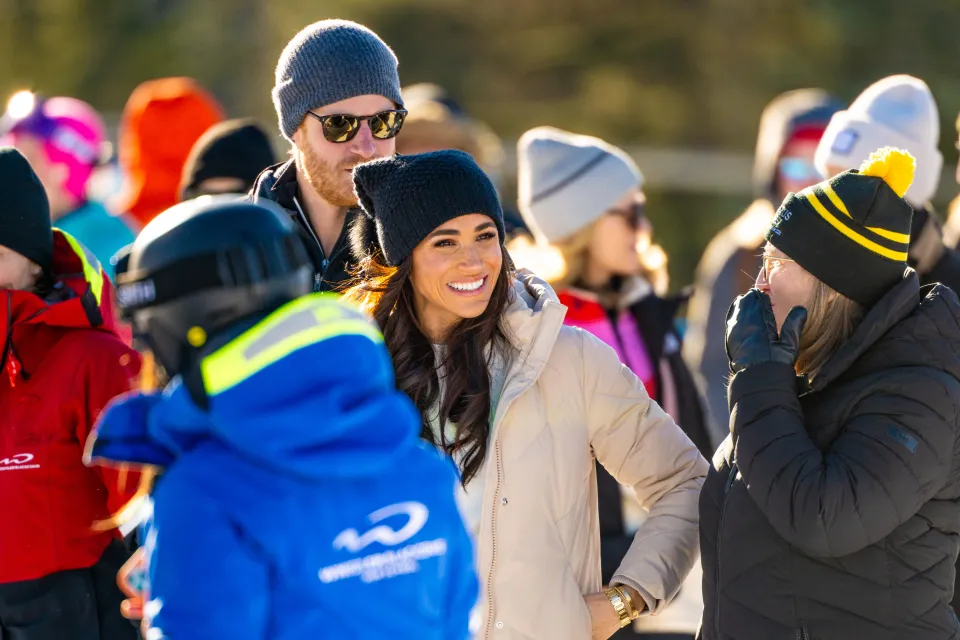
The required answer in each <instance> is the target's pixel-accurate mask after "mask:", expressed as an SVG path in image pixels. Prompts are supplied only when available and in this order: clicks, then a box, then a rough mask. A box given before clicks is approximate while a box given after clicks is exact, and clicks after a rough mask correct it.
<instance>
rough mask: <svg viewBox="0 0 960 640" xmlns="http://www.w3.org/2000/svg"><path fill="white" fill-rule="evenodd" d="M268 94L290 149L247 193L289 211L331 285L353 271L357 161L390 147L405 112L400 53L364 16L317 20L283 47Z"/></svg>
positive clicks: (321, 277)
mask: <svg viewBox="0 0 960 640" xmlns="http://www.w3.org/2000/svg"><path fill="white" fill-rule="evenodd" d="M273 104H274V107H276V110H277V118H278V120H279V124H280V132H281V133H282V134H283V136H284V137H285V138H286V139H287V140H288V141H289V142H290V143H291V145H292V156H293V157H292V159H290V160H288V161H287V162H284V163H281V164H279V165H276V166H273V167H270V168H268V169H267V170H265V171H264V172H263V173H262V174H260V176H259V177H258V178H257V182H256V184H255V185H254V187H253V190H252V191H251V192H250V198H251V199H252V200H253V201H254V202H258V201H260V200H270V201H272V202H276V203H277V204H279V205H280V206H282V207H283V208H284V209H286V210H287V211H288V212H289V213H290V215H291V216H292V217H293V219H294V221H295V222H296V223H297V225H298V226H299V228H300V230H301V231H302V233H303V236H304V241H305V243H306V245H307V247H308V249H309V250H310V252H311V255H312V256H313V258H314V262H315V265H316V276H315V280H314V290H315V291H335V290H337V289H339V288H340V286H341V285H342V284H344V283H345V282H346V281H347V280H348V279H349V274H348V271H347V265H348V263H349V261H350V248H349V242H347V239H346V237H345V236H346V234H345V233H344V230H345V229H346V228H347V226H346V224H345V223H347V222H349V220H351V219H352V218H353V217H354V216H356V215H358V213H357V212H358V209H356V207H357V198H356V195H354V193H353V182H352V171H353V168H354V167H355V166H356V165H358V164H361V163H363V162H367V161H369V160H373V159H375V158H382V157H386V156H392V155H394V154H395V153H396V144H395V143H396V141H395V139H394V138H395V136H396V135H397V134H398V133H399V132H400V128H401V127H402V126H403V119H404V117H405V116H406V111H404V110H403V98H402V97H401V95H400V77H399V75H398V73H397V57H396V56H395V55H394V53H393V51H392V50H391V49H390V47H389V46H387V44H386V43H385V42H384V41H383V40H381V39H380V38H379V36H377V34H375V33H374V32H373V31H371V30H370V29H368V28H366V27H364V26H363V25H360V24H357V23H355V22H349V21H347V20H321V21H320V22H315V23H314V24H311V25H309V26H308V27H306V28H304V29H303V30H302V31H300V33H298V34H297V35H296V36H294V37H293V39H292V40H291V41H290V42H289V43H288V44H287V46H286V47H285V48H284V50H283V53H281V54H280V61H279V62H278V63H277V72H276V83H275V86H274V88H273Z"/></svg>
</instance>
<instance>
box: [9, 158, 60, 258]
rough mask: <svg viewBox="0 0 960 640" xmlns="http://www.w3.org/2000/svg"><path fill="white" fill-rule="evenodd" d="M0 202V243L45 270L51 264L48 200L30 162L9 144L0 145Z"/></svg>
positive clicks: (51, 249)
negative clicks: (6, 145) (7, 145)
mask: <svg viewBox="0 0 960 640" xmlns="http://www.w3.org/2000/svg"><path fill="white" fill-rule="evenodd" d="M0 202H2V203H3V205H2V206H0V245H3V246H4V247H7V248H8V249H12V250H13V251H16V252H17V253H19V254H20V255H22V256H24V257H25V258H29V259H30V260H32V261H33V262H35V263H37V264H38V265H40V267H41V268H42V269H43V270H44V271H45V272H47V273H49V272H50V269H51V266H52V265H53V229H52V225H51V223H50V202H49V201H48V200H47V192H46V191H44V189H43V185H42V184H41V183H40V179H39V178H38V177H37V174H36V173H34V172H33V168H32V167H31V166H30V163H29V162H27V159H26V158H24V157H23V155H21V153H20V152H19V151H17V150H16V149H14V148H13V147H2V148H0Z"/></svg>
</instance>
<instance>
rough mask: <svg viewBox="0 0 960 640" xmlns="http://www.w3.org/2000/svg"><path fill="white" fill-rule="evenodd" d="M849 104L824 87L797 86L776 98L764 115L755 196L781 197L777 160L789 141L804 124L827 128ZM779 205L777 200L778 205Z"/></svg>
mask: <svg viewBox="0 0 960 640" xmlns="http://www.w3.org/2000/svg"><path fill="white" fill-rule="evenodd" d="M845 106H846V105H844V104H843V102H841V101H840V100H839V99H838V98H835V97H833V96H831V95H830V94H828V93H827V92H826V91H824V90H822V89H796V90H794V91H788V92H786V93H782V94H780V95H779V96H777V97H776V98H774V99H773V101H772V102H771V103H770V104H768V105H767V107H766V108H765V109H764V110H763V115H761V116H760V133H759V134H758V136H757V150H756V153H755V155H754V162H753V190H754V196H755V197H757V198H765V199H767V200H770V201H771V202H774V201H775V200H777V198H776V191H777V190H776V185H775V180H776V176H777V161H778V160H779V159H780V153H781V151H783V146H784V145H785V144H786V143H787V140H789V139H790V136H791V135H793V133H794V132H795V131H796V130H797V129H800V128H802V127H810V126H820V127H823V128H824V129H826V127H827V125H828V124H829V123H830V118H832V117H833V114H834V113H836V112H837V111H840V110H841V109H843V108H845ZM779 204H780V203H779V202H774V206H777V205H779Z"/></svg>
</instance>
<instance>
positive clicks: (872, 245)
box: [798, 188, 907, 262]
mask: <svg viewBox="0 0 960 640" xmlns="http://www.w3.org/2000/svg"><path fill="white" fill-rule="evenodd" d="M798 195H800V196H802V197H804V198H806V199H807V202H809V203H810V205H811V206H812V207H813V208H814V210H815V211H816V212H817V213H819V214H820V217H821V218H823V219H824V220H826V221H827V222H828V223H830V226H832V227H833V228H834V229H836V230H837V231H839V232H840V233H842V234H843V235H845V236H847V237H848V238H850V239H851V240H853V241H854V242H856V243H857V244H859V245H860V246H861V247H864V248H865V249H869V250H870V251H873V252H874V253H876V254H877V255H881V256H883V257H884V258H889V259H890V260H896V261H897V262H906V261H907V252H906V251H904V252H899V251H894V250H892V249H887V248H886V247H882V246H880V245H879V244H877V243H876V242H874V241H873V240H870V239H869V238H865V237H864V236H863V235H862V234H860V233H857V232H856V231H854V230H853V229H851V228H850V227H848V226H847V225H845V224H844V223H843V222H841V221H840V220H837V218H836V216H834V215H833V214H832V213H830V212H829V211H827V208H826V207H824V206H823V203H821V202H820V200H819V199H818V198H817V196H816V194H815V193H814V192H813V189H812V188H807V189H804V190H803V191H801V192H800V193H799V194H798Z"/></svg>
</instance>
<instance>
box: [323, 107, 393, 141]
mask: <svg viewBox="0 0 960 640" xmlns="http://www.w3.org/2000/svg"><path fill="white" fill-rule="evenodd" d="M307 114H308V115H311V116H313V117H314V118H316V119H317V120H319V121H320V124H321V126H322V127H323V137H324V138H326V139H327V140H328V141H329V142H335V143H337V144H339V143H341V142H350V141H351V140H353V139H354V138H355V137H356V135H357V132H358V131H360V125H361V124H363V122H364V121H366V122H369V123H370V133H372V134H373V137H374V138H376V139H377V140H389V139H390V138H392V137H394V136H396V135H397V134H398V133H400V127H402V126H403V119H404V118H406V117H407V112H406V111H404V110H403V109H392V110H390V111H381V112H380V113H375V114H373V115H372V116H351V115H347V114H343V113H335V114H333V115H329V116H319V115H317V114H315V113H314V112H313V111H307Z"/></svg>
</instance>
